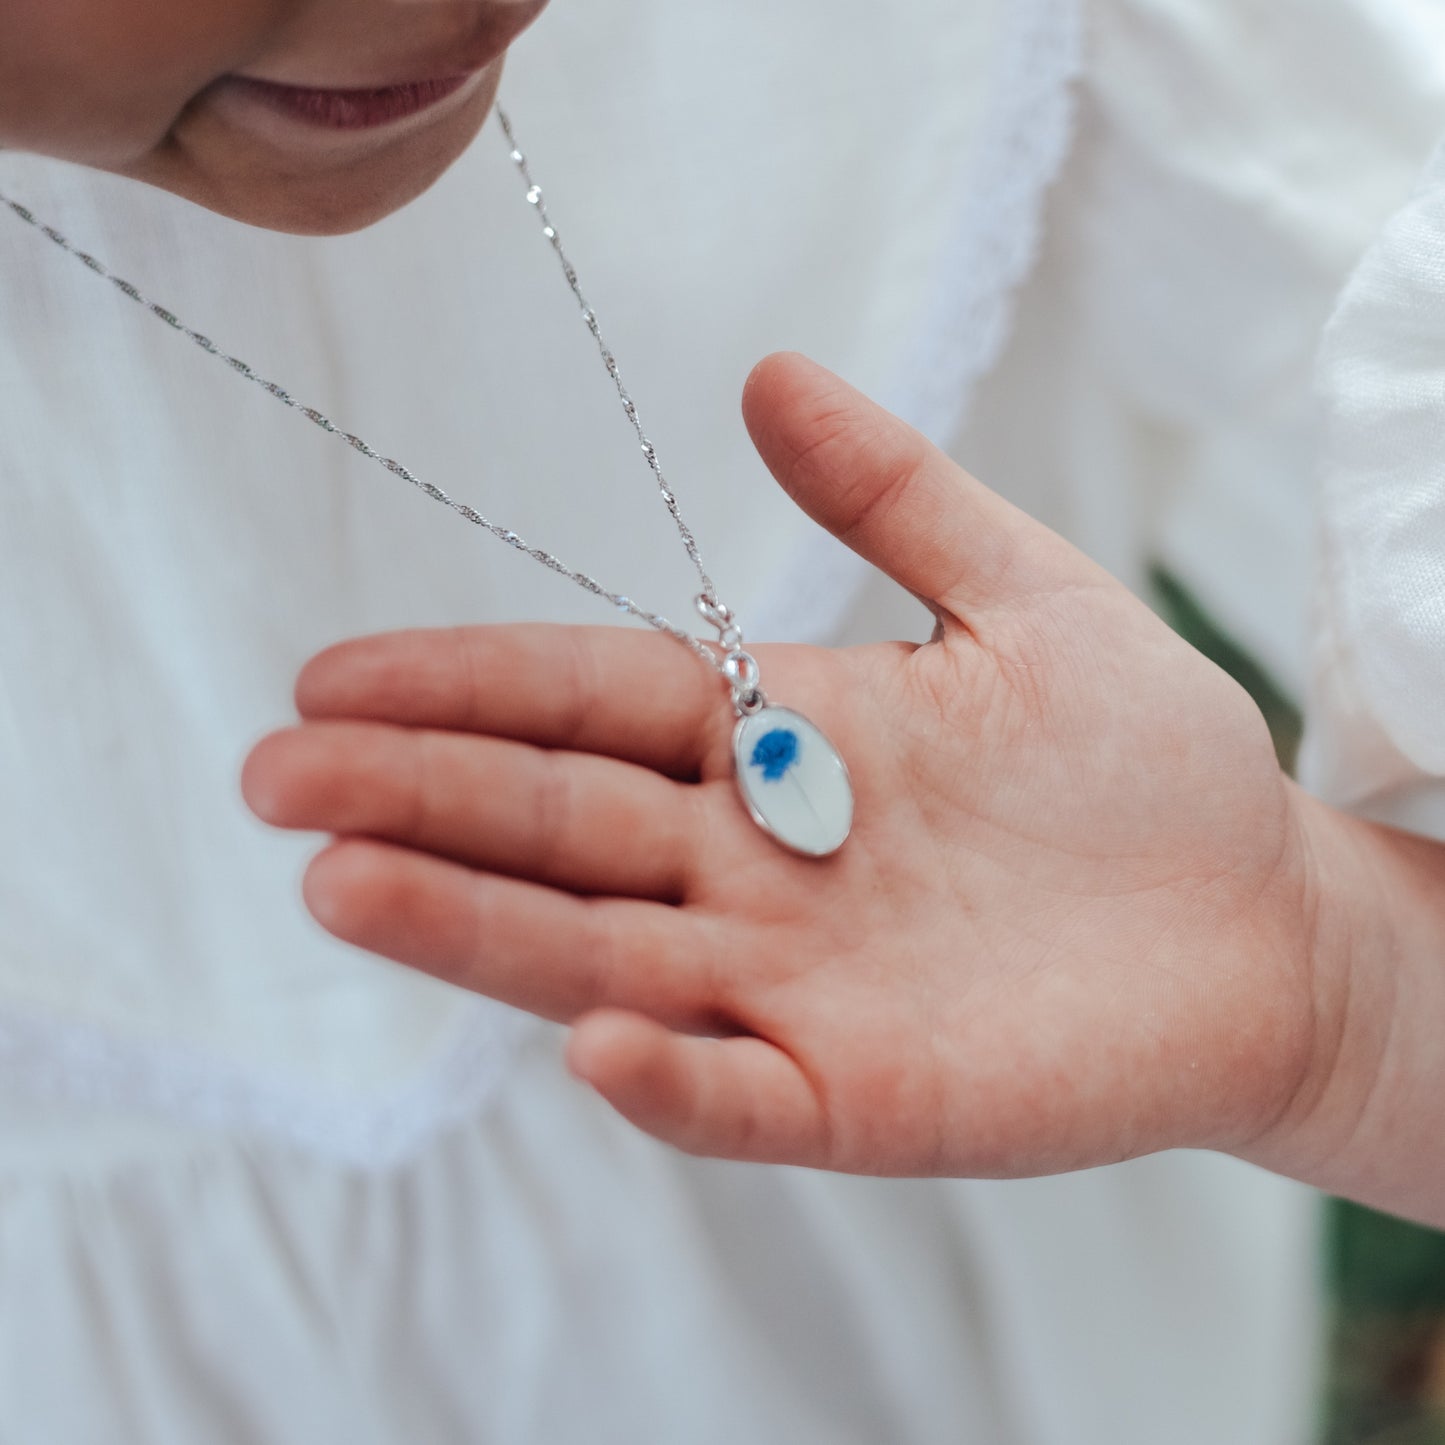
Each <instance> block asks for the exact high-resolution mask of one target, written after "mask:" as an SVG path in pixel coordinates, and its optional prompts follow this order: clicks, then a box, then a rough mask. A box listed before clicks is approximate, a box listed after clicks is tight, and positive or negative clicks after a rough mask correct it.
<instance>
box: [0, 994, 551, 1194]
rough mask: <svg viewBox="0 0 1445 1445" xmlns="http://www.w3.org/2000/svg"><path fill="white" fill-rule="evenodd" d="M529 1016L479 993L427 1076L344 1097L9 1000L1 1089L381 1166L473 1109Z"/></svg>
mask: <svg viewBox="0 0 1445 1445" xmlns="http://www.w3.org/2000/svg"><path fill="white" fill-rule="evenodd" d="M526 1024H527V1021H526V1020H525V1019H524V1017H523V1016H522V1015H519V1014H515V1013H513V1012H512V1011H511V1010H510V1009H504V1008H503V1007H502V1006H501V1005H500V1004H495V1003H492V1002H490V1001H489V1000H482V999H479V1000H477V1001H476V1002H475V1003H474V1004H473V1005H471V1006H470V1007H468V1009H467V1010H466V1011H465V1013H464V1014H463V1017H462V1024H461V1027H460V1028H459V1030H458V1032H457V1036H456V1039H455V1041H454V1042H453V1044H452V1045H451V1047H450V1048H448V1049H447V1050H446V1051H445V1052H444V1053H443V1055H442V1057H441V1058H440V1059H439V1060H438V1061H437V1062H435V1063H434V1064H431V1065H430V1066H428V1068H427V1069H426V1070H425V1072H424V1073H422V1074H420V1075H419V1076H418V1077H417V1078H415V1079H413V1080H412V1081H410V1082H409V1083H406V1084H403V1085H401V1086H400V1087H394V1088H388V1089H384V1090H376V1091H374V1092H373V1093H372V1094H370V1095H366V1094H361V1095H358V1096H346V1095H341V1094H331V1093H328V1092H326V1091H325V1090H323V1089H318V1088H315V1087H313V1086H310V1085H300V1084H287V1083H286V1082H285V1081H284V1080H274V1081H273V1080H269V1079H266V1078H262V1077H260V1076H258V1075H257V1074H256V1073H255V1072H254V1071H252V1070H247V1069H242V1068H238V1067H236V1066H235V1065H233V1064H228V1063H226V1062H225V1061H223V1060H218V1059H216V1058H214V1057H212V1056H209V1055H207V1054H205V1053H203V1052H202V1051H200V1050H197V1049H193V1048H187V1047H185V1046H181V1045H174V1044H167V1045H165V1046H164V1048H156V1047H154V1046H152V1045H148V1044H145V1043H141V1042H138V1041H132V1040H126V1039H122V1038H119V1037H117V1036H115V1035H114V1034H111V1033H109V1032H107V1031H106V1030H104V1029H102V1028H96V1027H93V1026H90V1025H86V1024H82V1023H77V1022H74V1021H71V1020H66V1019H61V1018H58V1017H56V1016H54V1015H49V1014H45V1013H41V1012H38V1011H37V1012H34V1013H30V1012H26V1011H23V1010H20V1009H15V1008H8V1009H6V1010H5V1011H4V1013H3V1015H0V1086H3V1088H4V1089H5V1092H6V1093H7V1094H9V1095H10V1096H11V1097H20V1098H26V1099H31V1100H38V1101H48V1102H63V1103H67V1104H75V1105H80V1106H83V1107H93V1108H100V1109H105V1108H114V1107H116V1106H117V1104H123V1105H124V1106H125V1107H126V1108H128V1109H130V1108H138V1109H142V1110H145V1111H146V1112H148V1113H151V1114H155V1115H157V1116H159V1117H162V1118H166V1119H176V1120H181V1121H183V1122H184V1123H186V1124H188V1125H194V1126H199V1127H202V1128H211V1129H223V1130H225V1131H226V1132H228V1133H230V1134H239V1135H252V1136H256V1137H264V1138H265V1139H266V1140H267V1141H268V1142H279V1143H280V1144H282V1145H283V1146H289V1147H291V1148H294V1149H298V1150H301V1151H303V1152H305V1153H307V1154H310V1155H313V1156H320V1157H322V1158H326V1159H331V1160H334V1161H335V1162H337V1163H341V1164H345V1165H350V1166H353V1167H357V1168H362V1169H377V1170H380V1169H387V1168H391V1167H393V1166H394V1165H397V1164H400V1163H403V1162H404V1161H405V1160H406V1159H407V1158H408V1157H409V1156H411V1155H412V1154H414V1153H415V1152H416V1151H417V1150H418V1149H419V1148H421V1146H422V1145H423V1144H425V1143H426V1142H427V1140H428V1139H430V1138H431V1137H433V1136H434V1135H435V1134H436V1133H437V1132H438V1131H440V1130H442V1129H445V1128H448V1127H450V1126H452V1125H456V1124H460V1123H462V1122H463V1121H464V1120H466V1119H469V1118H472V1117H474V1116H475V1115H476V1114H477V1112H478V1111H479V1110H480V1109H481V1108H482V1107H483V1106H484V1105H485V1104H486V1103H487V1101H488V1100H489V1099H490V1098H491V1096H492V1094H493V1093H494V1092H495V1090H496V1088H497V1085H498V1084H499V1083H500V1082H501V1080H502V1077H503V1075H504V1074H505V1073H506V1071H507V1068H508V1066H509V1064H510V1063H511V1060H512V1056H513V1054H514V1053H515V1052H516V1049H517V1046H518V1044H519V1042H520V1041H521V1039H522V1037H523V1035H524V1033H525V1032H526Z"/></svg>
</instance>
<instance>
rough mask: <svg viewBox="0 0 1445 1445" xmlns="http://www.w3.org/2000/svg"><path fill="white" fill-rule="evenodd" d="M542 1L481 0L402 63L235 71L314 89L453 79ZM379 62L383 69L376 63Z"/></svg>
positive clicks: (480, 62) (528, 18)
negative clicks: (470, 16)
mask: <svg viewBox="0 0 1445 1445" xmlns="http://www.w3.org/2000/svg"><path fill="white" fill-rule="evenodd" d="M545 6H546V0H533V3H530V4H520V3H514V4H506V5H487V6H486V7H485V8H483V9H482V10H481V11H480V12H479V13H478V15H477V16H476V18H475V19H474V20H472V21H471V22H470V23H469V24H468V26H467V27H466V29H465V30H464V32H463V33H462V34H461V35H460V36H458V37H455V38H453V40H452V41H451V43H450V44H449V45H447V46H446V47H445V48H442V47H440V46H439V47H437V48H436V49H434V50H432V51H430V52H429V53H427V54H419V55H417V56H416V57H414V58H413V59H411V60H409V61H408V62H407V63H406V64H405V65H400V64H398V63H397V61H396V59H395V58H394V57H390V56H389V57H387V59H386V60H385V61H384V62H378V68H377V69H376V70H375V71H374V72H373V71H367V70H361V71H360V72H358V73H356V74H352V75H348V76H346V77H339V76H325V77H321V78H317V77H314V76H304V75H291V74H284V73H282V74H269V75H262V74H258V73H257V72H255V71H246V70H243V71H238V72H237V74H238V75H239V76H240V78H241V79H243V80H258V81H261V82H263V83H265V84H267V85H278V86H287V87H290V88H292V89H295V90H316V91H348V90H350V91H372V90H391V89H395V88H397V87H401V86H408V85H423V84H426V83H427V82H429V81H443V80H459V79H462V78H464V77H466V76H469V75H473V74H475V73H476V72H477V71H478V70H481V69H482V68H483V67H484V66H487V65H490V64H491V63H492V62H493V61H494V60H496V59H497V58H498V57H499V56H501V55H503V54H505V53H506V50H507V47H508V46H509V45H511V43H512V41H513V40H515V39H516V38H517V36H518V35H520V34H521V33H522V31H524V30H525V29H526V28H527V26H528V25H530V24H531V23H532V21H533V20H535V19H536V18H537V16H538V15H539V14H540V13H541V12H542V10H543V9H544V8H545ZM383 64H384V66H385V69H382V68H381V66H382V65H383Z"/></svg>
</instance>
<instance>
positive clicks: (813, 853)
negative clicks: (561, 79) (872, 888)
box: [0, 106, 853, 858]
mask: <svg viewBox="0 0 1445 1445" xmlns="http://www.w3.org/2000/svg"><path fill="white" fill-rule="evenodd" d="M497 119H498V122H499V123H500V125H501V128H502V132H503V134H504V135H505V136H506V140H507V145H508V146H509V147H510V155H511V160H512V163H513V164H514V165H515V166H516V168H517V171H518V173H519V174H520V175H521V178H522V181H523V183H524V184H525V186H526V188H527V190H526V196H527V201H528V203H529V204H530V205H531V206H532V207H533V208H534V209H535V211H536V213H537V216H538V219H539V221H540V223H541V227H542V234H543V236H544V237H545V238H546V240H547V241H548V243H549V244H550V245H551V247H552V250H553V251H554V253H555V254H556V256H557V260H558V262H559V264H560V265H561V267H562V274H563V276H564V277H565V279H566V282H567V285H568V286H569V287H570V289H571V291H572V294H573V296H574V297H576V300H577V304H578V306H579V307H580V308H581V312H582V320H583V322H584V324H585V325H586V327H587V329H588V331H590V332H591V334H592V338H593V340H594V341H595V342H596V343H597V349H598V352H599V354H600V355H601V357H602V363H603V366H604V367H605V368H606V371H607V374H608V376H609V377H610V378H611V379H612V383H613V385H614V387H615V388H616V390H617V395H618V399H619V400H620V401H621V403H622V409H623V411H624V412H625V413H626V415H627V419H628V420H629V421H630V422H631V423H632V427H633V430H634V431H635V432H636V433H637V440H638V444H639V445H640V446H641V448H642V454H643V456H644V458H645V459H646V461H647V465H648V468H649V469H650V471H651V472H652V475H653V478H654V480H655V481H656V483H657V488H658V493H659V495H660V496H661V498H662V501H663V505H664V506H665V507H666V508H667V511H668V514H669V515H670V516H671V517H672V520H673V524H674V525H675V526H676V528H677V533H678V536H679V537H680V539H681V541H682V545H683V548H684V550H685V551H686V552H687V556H688V560H689V561H690V562H691V563H692V565H693V569H694V571H695V572H696V573H697V577H698V584H699V588H700V590H699V592H698V594H697V597H696V599H695V605H696V607H697V610H698V613H699V615H700V616H701V617H702V618H703V620H704V621H705V622H706V623H707V624H708V625H709V626H710V627H712V628H714V629H715V630H716V632H717V634H718V637H717V641H716V642H703V641H702V640H701V639H699V638H698V637H696V636H694V635H693V634H692V633H691V632H688V631H687V630H685V629H684V628H682V627H679V626H678V625H676V624H675V623H673V622H670V621H669V620H668V619H667V618H666V617H663V616H662V615H661V614H659V613H656V612H650V611H648V610H647V609H646V608H644V607H642V606H640V605H639V604H638V603H636V602H634V601H633V600H632V598H630V597H628V596H626V595H624V594H622V593H619V592H613V591H611V590H610V589H608V588H606V587H604V586H603V585H602V584H601V583H600V582H598V581H596V580H595V579H594V578H593V577H591V576H590V575H588V574H587V573H586V572H582V571H579V570H578V569H576V568H574V567H570V566H568V565H567V564H566V563H565V562H563V561H562V560H561V559H560V558H558V557H556V556H554V555H553V554H552V553H551V552H548V551H546V550H545V549H544V548H541V547H537V546H533V545H532V544H531V543H530V542H528V541H527V540H526V539H525V538H524V537H521V536H519V535H518V534H517V533H516V532H514V531H512V530H511V529H510V528H507V527H503V526H501V525H500V524H499V523H497V522H494V521H492V520H491V519H490V518H488V517H485V516H483V515H482V513H480V512H478V511H477V510H476V509H475V508H473V507H471V506H468V505H467V504H466V503H465V502H459V501H457V500H456V499H455V498H453V497H452V496H450V495H449V494H448V493H446V492H444V491H443V490H442V489H441V488H440V487H438V486H437V485H435V484H434V483H432V482H428V481H424V480H423V479H422V478H420V477H418V476H417V475H416V474H415V473H414V472H412V471H411V470H409V469H408V468H407V467H405V466H403V465H402V464H401V463H400V462H398V461H396V460H394V459H393V458H391V457H386V456H382V455H381V453H379V452H378V451H376V450H375V449H374V448H373V447H371V446H370V445H369V444H368V443H367V442H365V441H364V440H363V439H362V438H361V437H359V436H357V435H356V434H355V433H353V432H349V431H345V430H343V429H342V428H341V427H338V426H337V425H336V424H335V423H334V422H332V421H331V420H330V418H329V417H327V416H325V415H324V414H323V413H322V412H320V411H318V410H317V409H316V408H315V407H311V406H307V405H305V404H304V403H303V402H301V401H299V400H297V398H295V397H293V396H292V395H291V394H290V392H288V391H286V390H285V388H283V387H281V386H279V385H277V383H275V382H274V381H268V380H267V379H266V378H265V377H263V376H261V375H260V374H259V373H258V372H256V371H254V370H253V369H252V368H251V367H250V366H249V365H248V364H247V363H246V362H244V361H242V360H241V359H240V358H239V357H237V356H232V355H230V354H228V353H227V352H226V351H225V350H223V349H222V348H221V347H220V346H218V345H217V344H216V343H215V342H214V341H212V340H211V338H210V337H208V336H206V335H204V334H203V333H201V332H199V331H195V330H193V329H192V328H191V327H189V326H187V325H186V324H185V323H184V322H183V321H182V320H181V319H180V318H179V317H178V316H176V315H175V313H174V312H172V311H169V310H167V309H166V308H165V307H163V306H160V305H158V304H157V303H155V302H153V301H151V300H149V299H147V298H146V297H145V296H144V295H142V293H141V292H140V290H139V289H138V288H137V287H135V286H133V285H132V284H131V283H130V282H129V281H127V280H125V279H124V278H122V277H120V276H117V275H115V274H114V273H113V272H112V271H111V270H110V269H109V268H108V267H106V266H105V265H103V264H102V263H101V262H100V261H98V260H97V259H96V258H95V257H94V256H92V255H90V254H89V253H88V252H85V251H82V250H80V249H78V248H77V247H76V246H74V245H72V243H71V242H70V241H69V240H68V239H67V238H66V237H65V236H64V235H62V234H61V233H60V232H59V231H57V230H56V229H55V228H54V227H52V226H48V225H46V224H44V223H43V222H42V221H41V220H40V219H39V218H38V217H37V216H35V215H34V213H33V212H31V211H30V210H28V209H27V208H26V207H24V206H22V205H21V204H20V203H19V202H17V201H14V200H11V199H10V198H9V197H8V196H6V195H4V194H3V193H0V205H3V206H5V207H6V208H7V209H9V210H10V212H11V213H12V214H13V215H15V216H16V217H18V218H19V219H20V220H21V221H24V222H25V223H26V224H27V225H29V226H32V227H34V228H35V229H36V230H38V231H39V232H40V233H41V234H42V235H43V236H44V237H45V238H46V239H47V240H49V241H51V242H53V243H54V244H55V245H56V246H58V247H59V248H60V249H61V250H63V251H65V252H66V253H67V254H69V255H71V256H74V257H75V258H76V259H77V260H78V261H80V262H81V263H82V264H83V265H85V266H87V267H88V268H89V269H90V270H91V271H93V272H95V273H96V275H98V276H100V277H102V278H103V279H104V280H107V281H109V282H110V283H111V284H112V285H113V286H115V287H116V288H117V289H118V290H119V291H120V292H122V293H123V294H124V295H125V296H127V297H129V299H130V300H132V301H134V302H136V303H137V304H139V305H141V306H143V307H144V308H145V309H146V310H147V311H148V312H150V314H151V315H153V316H155V317H157V318H158V319H159V320H161V321H164V322H165V323H166V325H168V326H169V327H171V329H172V330H174V331H177V332H179V333H180V334H181V335H183V336H185V337H187V338H188V339H189V340H190V341H192V342H193V343H194V344H195V345H197V346H199V347H200V348H201V350H202V351H205V352H208V353H209V354H210V355H212V356H214V357H216V358H217V359H218V360H220V361H223V362H224V363H225V364H226V365H227V366H229V367H230V368H231V369H232V370H233V371H234V372H236V373H237V375H239V376H240V377H242V378H243V379H244V380H246V381H249V382H252V383H254V384H255V385H256V386H259V387H261V388H262V390H264V391H266V392H267V393H269V394H270V395H271V396H273V397H274V398H275V399H276V400H277V401H279V402H281V403H282V405H284V406H287V407H289V408H291V410H293V411H296V412H298V413H299V414H300V415H302V416H303V417H305V418H306V419H307V420H308V421H310V422H311V423H313V425H315V426H318V427H320V428H321V429H322V430H323V431H326V432H330V433H331V434H333V435H334V436H337V437H338V438H340V440H342V441H344V442H345V443H347V445H349V446H350V447H351V448H352V449H353V450H355V451H358V452H360V453H361V455H362V456H364V457H366V458H367V459H368V460H370V461H373V462H376V463H377V464H378V465H379V466H382V467H385V468H386V469H387V471H389V472H391V473H392V474H393V475H395V476H398V477H400V478H401V479H402V480H403V481H405V482H409V483H410V484H411V485H412V486H414V487H416V488H417V489H418V490H419V491H422V492H424V493H425V494H426V495H427V496H429V497H431V498H432V499H433V500H434V501H437V502H440V503H442V505H443V506H446V507H450V508H451V510H452V511H454V512H456V513H457V514H458V515H459V516H461V517H462V518H464V519H465V520H466V521H468V522H471V523H472V524H473V525H475V526H478V527H481V528H483V529H484V530H485V531H487V532H490V533H491V534H492V536H494V537H495V538H497V540H498V541H500V542H505V543H506V544H507V545H508V546H509V547H512V548H514V549H515V550H516V551H519V552H522V553H525V554H526V555H527V556H528V557H530V558H531V559H532V560H533V561H534V562H537V563H539V564H540V565H541V566H543V567H546V568H548V569H549V570H550V571H552V572H555V573H557V574H558V575H559V576H562V577H565V578H567V579H568V580H569V581H570V582H573V583H575V584H576V585H577V586H579V587H581V588H583V589H584V590H585V591H587V592H590V593H592V594H593V595H594V596H596V597H601V598H602V599H604V600H605V601H607V602H610V603H611V604H612V605H613V606H614V607H615V608H617V609H618V610H619V611H621V612H625V613H627V614H628V615H630V616H632V617H636V618H638V619H639V620H640V621H642V622H645V623H647V624H648V626H650V627H653V628H655V629H656V630H657V631H659V632H664V633H666V634H667V635H668V636H670V637H673V638H675V639H676V640H677V641H678V642H681V643H682V644H683V645H684V646H685V647H687V648H688V649H689V650H690V651H692V652H693V653H694V654H695V655H696V656H697V657H698V658H700V659H701V660H702V661H703V662H704V663H705V664H706V665H707V666H708V667H710V668H711V669H713V670H714V671H715V672H717V673H718V674H719V675H720V676H721V678H722V680H723V681H724V682H725V683H726V684H727V687H728V690H729V692H730V694H731V699H732V706H733V711H734V713H735V714H736V717H737V724H736V726H735V728H734V730H733V763H734V771H735V777H736V781H737V785H738V791H739V793H740V795H741V798H742V801H743V803H744V804H745V805H746V807H747V810H748V812H749V814H750V815H751V817H752V819H753V821H754V822H755V823H756V824H757V825H758V826H759V827H760V828H762V829H763V830H764V831H765V832H767V833H768V834H770V835H771V836H772V837H773V838H775V839H776V840H777V841H778V842H779V843H781V844H782V845H783V846H784V847H786V848H788V849H790V850H792V851H793V852H796V853H801V854H803V855H805V856H808V857H814V858H823V857H827V856H828V855H830V854H832V853H835V852H837V851H838V849H839V848H841V847H842V846H843V844H844V842H845V841H846V840H847V837H848V834H849V832H850V831H851V828H852V822H853V790H852V785H851V782H850V780H849V777H848V769H847V766H846V765H845V764H844V762H843V759H842V758H841V756H840V755H839V754H838V751H837V749H836V748H834V746H833V745H832V743H830V742H829V741H828V739H827V738H826V737H825V736H824V734H823V733H822V731H821V730H820V729H819V728H818V727H816V726H815V725H814V724H813V723H811V722H810V721H809V720H808V719H807V718H805V717H804V716H803V715H802V714H801V713H798V712H795V711H793V710H792V709H791V708H786V707H780V706H778V705H776V704H775V703H772V702H770V701H769V699H768V697H767V694H766V693H764V691H763V689H762V685H761V673H760V670H759V667H758V663H757V659H756V658H755V657H754V656H753V655H752V654H751V653H750V652H749V651H748V650H747V648H746V646H745V645H744V637H743V630H742V627H741V626H740V624H739V622H738V619H737V617H736V615H735V614H734V613H733V611H732V609H731V608H729V607H728V606H726V604H724V603H723V602H722V601H721V600H720V599H719V597H718V592H717V588H716V587H715V586H714V584H713V580H712V578H711V577H710V576H709V575H708V572H707V568H706V566H705V565H704V563H703V560H702V553H701V551H700V550H699V548H698V545H697V541H696V539H695V538H694V536H693V534H692V531H691V529H690V528H689V527H688V525H687V522H686V521H685V520H684V519H683V515H682V510H681V507H680V506H679V503H678V500H677V496H676V494H675V493H674V492H673V490H672V488H671V487H670V486H669V485H668V482H667V478H666V476H665V475H664V473H663V470H662V466H661V463H660V462H659V460H658V456H657V450H656V448H655V447H654V446H653V444H652V442H651V441H650V440H649V439H648V436H647V432H646V431H645V429H644V428H643V425H642V419H641V416H640V415H639V413H638V410H637V405H636V403H635V402H634V401H633V399H632V397H631V395H630V394H629V392H628V390H627V387H626V385H625V384H624V383H623V380H622V374H621V372H620V370H619V368H618V365H617V360H616V358H615V357H614V356H613V354H612V352H611V350H610V349H609V347H608V345H607V343H606V341H605V340H604V339H603V335H602V329H601V326H600V324H599V322H598V319H597V313H596V312H595V311H594V310H593V309H592V307H591V306H590V305H589V304H588V301H587V298H586V296H585V295H584V294H583V292H582V288H581V284H580V282H579V280H578V277H577V272H576V270H575V268H574V267H573V265H572V263H571V261H570V260H569V259H568V257H567V253H566V252H565V251H564V250H563V249H562V240H561V237H560V235H559V234H558V231H557V227H556V226H555V225H554V224H553V221H552V218H551V216H550V214H549V212H548V210H547V204H546V201H545V199H544V197H543V194H542V188H541V187H540V186H539V185H538V184H537V183H536V181H535V180H534V179H533V177H532V171H531V167H530V165H529V163H528V161H527V157H526V155H525V154H524V153H523V152H522V150H521V148H520V147H519V146H518V144H517V138H516V134H515V132H514V130H513V128H512V122H511V119H510V117H509V116H508V115H507V113H506V111H504V110H503V109H501V107H500V106H499V107H498V108H497Z"/></svg>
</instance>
